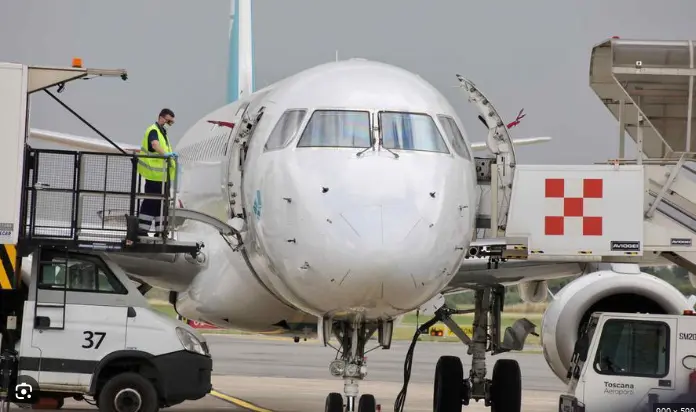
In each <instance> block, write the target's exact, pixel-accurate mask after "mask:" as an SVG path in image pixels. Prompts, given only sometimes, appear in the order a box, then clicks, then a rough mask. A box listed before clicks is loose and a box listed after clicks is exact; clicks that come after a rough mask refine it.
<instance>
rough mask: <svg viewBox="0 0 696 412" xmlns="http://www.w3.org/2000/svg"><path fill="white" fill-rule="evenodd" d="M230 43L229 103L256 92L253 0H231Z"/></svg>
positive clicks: (228, 68) (228, 70)
mask: <svg viewBox="0 0 696 412" xmlns="http://www.w3.org/2000/svg"><path fill="white" fill-rule="evenodd" d="M230 1H231V8H232V12H233V15H232V16H230V20H231V24H230V43H229V56H228V59H229V61H228V66H227V103H232V102H234V101H236V100H238V99H239V98H240V97H241V96H246V95H248V94H250V93H253V92H254V42H253V38H252V28H251V23H252V0H230Z"/></svg>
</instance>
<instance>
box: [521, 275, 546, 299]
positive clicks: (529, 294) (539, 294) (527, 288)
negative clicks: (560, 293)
mask: <svg viewBox="0 0 696 412" xmlns="http://www.w3.org/2000/svg"><path fill="white" fill-rule="evenodd" d="M517 290H519V292H520V299H522V301H524V302H525V303H539V302H544V301H545V300H546V298H547V297H548V294H549V289H548V283H547V282H546V281H545V280H532V281H529V282H521V283H520V284H519V285H517Z"/></svg>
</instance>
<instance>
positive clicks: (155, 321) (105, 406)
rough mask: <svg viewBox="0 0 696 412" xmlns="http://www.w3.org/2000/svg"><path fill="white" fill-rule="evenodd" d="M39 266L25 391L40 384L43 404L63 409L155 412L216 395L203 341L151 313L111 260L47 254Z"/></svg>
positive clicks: (32, 293)
mask: <svg viewBox="0 0 696 412" xmlns="http://www.w3.org/2000/svg"><path fill="white" fill-rule="evenodd" d="M31 261H32V262H31V276H30V284H29V293H28V299H27V300H26V301H25V302H24V310H23V314H22V318H23V320H22V321H21V338H20V340H19V342H18V343H17V344H16V350H17V351H18V352H19V356H18V367H17V375H18V380H17V382H18V383H19V384H21V383H24V382H31V381H32V380H33V381H35V382H36V384H38V389H37V391H38V392H39V396H40V397H48V398H56V399H60V400H61V402H60V404H62V399H63V398H66V397H75V398H76V399H81V398H82V397H83V396H84V395H88V396H92V397H93V398H94V400H95V401H96V403H97V404H98V406H99V408H100V410H101V411H115V410H117V408H116V404H119V405H126V404H130V405H134V404H139V405H140V409H139V411H141V412H154V411H157V410H158V409H159V408H160V407H167V406H173V405H176V404H178V403H181V402H183V401H185V400H195V399H200V398H202V397H204V396H205V395H206V394H207V393H209V392H210V390H211V371H212V359H211V356H210V352H209V350H208V346H207V344H206V341H205V339H204V338H203V336H201V335H200V334H199V333H198V332H197V331H195V330H194V329H193V328H191V327H189V326H188V325H185V324H183V323H181V322H179V321H177V320H176V319H173V318H170V317H168V316H167V315H165V314H163V313H160V312H159V311H157V310H155V309H153V308H151V307H150V305H149V304H148V302H147V300H146V299H145V297H144V296H143V295H142V294H141V293H140V292H139V291H138V289H137V288H136V286H135V284H134V283H133V282H131V281H130V279H129V278H128V276H127V275H126V273H125V272H124V271H123V270H121V269H120V268H119V266H117V265H116V264H115V263H113V262H112V261H111V260H109V258H108V257H107V256H106V255H104V254H102V253H94V252H88V253H74V252H69V253H68V252H65V251H61V250H59V249H57V248H40V249H39V250H38V251H37V252H35V253H34V254H33V255H32V259H31ZM25 262H26V259H25ZM27 263H28V262H27ZM34 399H36V398H34ZM119 409H122V408H119ZM133 410H138V409H137V408H134V409H133Z"/></svg>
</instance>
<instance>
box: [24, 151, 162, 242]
mask: <svg viewBox="0 0 696 412" xmlns="http://www.w3.org/2000/svg"><path fill="white" fill-rule="evenodd" d="M25 153H26V157H25V166H26V170H25V173H24V179H23V186H24V192H23V194H24V198H23V209H22V214H23V216H22V222H25V225H24V227H23V231H22V233H21V235H20V238H21V240H22V241H24V242H30V243H35V244H36V243H47V242H50V243H53V244H55V243H59V244H60V243H76V244H85V243H92V244H105V245H106V246H107V247H108V245H109V244H122V243H123V242H124V241H125V240H126V239H130V241H131V242H132V241H133V233H134V230H136V231H137V226H136V228H134V224H135V223H134V222H137V221H138V220H137V217H138V212H139V208H140V207H142V205H141V203H142V202H145V201H147V202H154V204H155V208H156V209H157V213H152V212H150V217H154V219H152V220H153V221H154V222H161V224H160V225H159V228H160V229H161V230H160V231H157V230H155V232H156V233H158V234H160V236H161V239H162V241H166V239H167V238H168V233H169V222H168V220H170V219H168V216H169V215H170V212H172V210H171V208H173V207H175V201H176V194H175V193H173V192H175V190H172V189H173V188H176V174H175V175H174V178H173V179H172V180H170V179H169V170H170V168H176V163H175V161H174V159H172V158H168V159H167V158H165V157H164V156H160V155H141V154H118V153H92V152H77V151H69V150H46V149H29V148H28V149H27V150H26V152H25ZM150 158H159V159H165V161H164V162H163V163H164V166H163V168H162V170H161V174H160V176H164V182H161V183H160V186H161V187H160V188H159V190H157V191H156V192H154V193H153V190H152V188H153V185H152V184H151V183H150V184H148V189H149V190H146V189H145V181H144V179H143V178H142V176H140V174H139V173H138V162H139V161H140V162H142V161H143V160H145V159H150ZM143 164H146V163H143ZM149 207H150V208H152V205H150V206H149ZM152 214H154V215H155V216H152ZM155 224H157V223H155ZM141 229H142V228H141ZM155 229H157V226H155ZM150 232H153V230H150Z"/></svg>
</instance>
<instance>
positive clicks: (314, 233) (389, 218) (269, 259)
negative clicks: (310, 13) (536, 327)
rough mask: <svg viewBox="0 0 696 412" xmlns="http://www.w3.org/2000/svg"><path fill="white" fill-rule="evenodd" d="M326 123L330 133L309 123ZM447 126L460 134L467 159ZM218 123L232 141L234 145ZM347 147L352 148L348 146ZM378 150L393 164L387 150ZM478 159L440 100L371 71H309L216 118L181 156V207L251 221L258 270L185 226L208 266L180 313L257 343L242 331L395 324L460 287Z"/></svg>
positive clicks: (200, 229)
mask: <svg viewBox="0 0 696 412" xmlns="http://www.w3.org/2000/svg"><path fill="white" fill-rule="evenodd" d="M247 104H248V107H247V108H246V112H245V113H244V115H245V117H248V118H250V119H256V117H257V114H258V113H259V109H261V108H262V112H263V115H262V117H261V118H260V120H259V121H258V123H257V124H256V125H255V126H254V128H253V132H252V134H251V136H250V137H249V138H248V149H247V151H246V157H245V158H244V160H242V161H241V162H240V160H239V154H240V152H243V150H241V149H240V146H239V145H238V144H237V143H235V140H237V141H238V140H239V135H238V132H239V131H238V130H237V129H238V128H239V127H238V126H241V125H240V124H241V123H242V122H241V118H240V116H241V115H242V113H243V112H244V106H245V105H247ZM293 109H298V110H304V111H305V115H304V116H297V120H296V122H299V123H298V124H296V125H295V126H294V128H288V130H290V131H289V132H287V133H286V135H287V136H285V137H284V140H283V143H282V144H279V145H270V146H272V147H267V146H268V145H267V142H268V141H269V135H271V134H272V132H273V130H274V128H276V125H277V124H278V123H279V120H280V119H281V117H282V116H283V114H284V113H285V112H286V111H287V110H293ZM325 111H331V112H325ZM392 112H393V113H397V115H398V116H401V117H399V119H402V117H403V116H402V114H404V113H408V114H409V115H406V116H411V115H413V117H412V119H411V120H412V123H409V125H407V126H403V124H401V123H399V125H398V127H397V126H395V124H396V123H397V121H396V120H395V116H397V115H395V114H393V113H392ZM327 113H328V114H327ZM336 113H338V114H336ZM380 113H381V114H380ZM329 115H331V116H334V117H332V119H333V120H332V122H334V123H332V124H331V125H330V126H326V124H324V125H319V126H317V124H316V123H317V121H316V120H311V119H313V118H316V119H326V118H324V117H319V116H329ZM313 116H314V117H313ZM424 116H425V117H424ZM439 116H447V117H448V118H450V119H454V121H455V122H456V124H457V127H458V129H459V130H460V131H461V134H462V135H463V136H462V137H461V138H460V139H461V140H463V141H461V142H460V144H461V145H462V146H463V147H465V148H467V149H466V153H465V156H462V155H460V153H462V152H461V151H460V152H457V151H456V150H457V149H456V148H454V147H453V142H452V140H451V139H450V138H449V136H451V135H452V132H451V131H450V129H446V127H447V125H446V124H443V123H444V121H441V120H440V117H439ZM327 118H328V117H327ZM428 119H430V123H429V122H428ZM210 120H212V121H226V122H233V123H235V127H234V128H233V130H232V133H231V135H230V133H229V132H230V129H229V128H228V127H220V126H213V125H211V123H209V121H210ZM415 120H418V122H416V121H415ZM399 121H401V120H399ZM349 122H353V124H352V125H350V126H347V124H348V123H349ZM281 123H282V122H281ZM431 123H432V124H433V125H435V128H433V127H432V126H430V125H431ZM283 124H287V123H282V124H281V126H279V127H282V125H283ZM322 127H323V128H322ZM348 127H350V128H351V129H350V130H348V129H347V128H348ZM405 127H409V128H410V129H409V131H408V133H407V132H405V131H404V130H405ZM347 130H348V131H347ZM303 133H304V134H307V139H308V140H303V139H305V138H304V137H303V136H304V134H303ZM346 133H347V134H349V135H350V136H349V137H350V142H349V143H348V144H346V143H345V141H341V140H340V139H341V136H338V135H340V134H344V135H345V134H346ZM389 133H391V135H389V136H386V135H387V134H389ZM383 134H384V135H385V136H382V135H383ZM396 134H401V135H402V137H403V136H406V134H408V138H409V139H411V140H412V141H411V142H410V143H408V145H410V146H409V147H411V148H415V149H416V150H409V149H403V148H402V147H406V146H407V144H406V143H404V142H405V140H403V139H406V137H403V139H402V140H399V139H398V138H397V137H395V136H396ZM310 135H311V136H310ZM230 136H231V141H228V139H230ZM337 136H338V138H337ZM422 136H425V137H422ZM272 137H273V136H272ZM343 137H345V136H343ZM369 137H372V138H373V140H374V142H376V143H374V144H371V143H369ZM382 137H384V146H385V147H386V148H388V149H389V150H387V149H385V147H379V146H380V145H379V139H381V138H382ZM426 137H427V138H426ZM274 139H275V138H274ZM311 139H314V140H311ZM322 139H325V140H322ZM331 139H334V140H331ZM360 139H363V140H360ZM418 139H421V140H420V141H419V140H418ZM433 139H441V142H435V141H434V140H433ZM310 140H311V141H310ZM299 141H302V143H300V144H299V147H298V142H299ZM307 141H309V142H310V143H309V144H307V143H306V142H307ZM332 141H334V142H338V143H336V144H332V143H331V142H332ZM395 141H398V142H397V143H394V142H395ZM327 142H328V143H327ZM390 142H392V143H390ZM402 143H403V144H402ZM419 145H420V146H419ZM336 146H340V147H336ZM468 147H469V142H468V140H467V139H466V134H465V132H464V130H463V127H462V125H461V122H460V120H459V119H458V117H457V115H456V113H455V112H454V110H453V108H452V107H451V106H450V105H449V103H448V102H447V100H446V99H445V98H444V97H443V96H442V95H441V94H440V93H439V92H438V91H437V90H436V89H434V88H433V87H432V86H431V85H429V84H428V83H427V82H425V81H424V80H422V79H421V78H420V77H418V76H416V75H414V74H412V73H409V72H407V71H405V70H403V69H400V68H397V67H394V66H389V65H386V64H382V63H376V62H369V61H363V60H350V61H342V62H336V63H330V64H326V65H321V66H318V67H315V68H312V69H308V70H306V71H304V72H301V73H299V74H297V75H295V76H293V77H290V78H288V79H285V80H283V81H281V82H280V83H277V84H275V85H273V86H270V87H267V88H266V89H263V90H260V91H258V92H256V93H254V94H252V95H249V96H247V97H246V98H242V99H241V100H239V101H237V102H235V103H232V104H229V105H227V106H224V107H222V108H220V109H218V110H216V111H215V112H213V113H211V114H209V115H207V116H206V117H204V118H203V119H201V120H200V121H199V122H198V123H197V124H196V125H194V126H193V127H192V128H191V129H190V130H189V131H188V132H187V133H186V134H185V136H184V137H183V139H182V140H181V141H180V143H179V144H178V146H177V148H176V151H177V152H178V153H179V154H180V163H181V171H180V179H181V181H180V184H179V193H180V195H179V196H180V199H181V200H182V202H183V204H184V207H185V208H187V209H194V210H198V211H201V212H205V213H208V214H210V215H213V216H215V217H216V218H218V219H220V220H222V221H230V222H233V221H231V219H232V218H233V217H234V216H233V215H235V214H236V215H239V214H240V213H244V214H245V215H246V224H245V225H244V227H243V228H242V232H243V235H244V244H245V250H246V252H247V254H248V256H247V257H248V261H249V263H250V264H251V266H252V267H253V270H251V269H250V268H249V267H248V265H247V264H246V262H245V261H244V259H243V257H241V253H240V252H235V251H233V250H232V248H231V247H229V246H228V245H227V243H226V242H225V241H224V240H223V238H222V237H221V236H220V235H218V234H216V233H215V231H214V230H212V229H210V228H208V227H205V226H204V225H202V224H195V223H189V224H187V225H186V226H185V227H184V228H183V230H182V231H181V232H180V234H179V237H180V239H182V240H184V239H189V240H196V239H198V240H200V238H201V237H203V238H204V242H205V248H204V251H205V253H206V256H207V262H206V265H207V266H206V267H205V268H204V269H203V270H202V271H200V272H199V273H198V274H197V275H196V278H195V279H194V281H193V283H192V284H191V287H190V288H189V289H188V290H187V291H186V292H185V293H182V294H181V297H180V302H178V303H177V308H178V309H179V311H180V312H182V311H183V312H187V310H186V308H188V309H189V312H190V311H195V312H197V314H199V315H200V316H199V317H201V318H203V319H204V320H208V321H211V322H214V323H217V324H221V323H222V324H229V325H232V326H236V327H243V328H247V329H258V328H254V327H252V324H255V321H254V320H255V319H250V321H249V322H246V321H241V320H240V321H238V322H235V321H233V319H236V318H238V317H243V318H246V317H248V316H251V317H252V318H253V317H255V316H259V317H262V318H268V319H270V320H269V321H276V322H281V321H283V320H285V321H286V322H288V323H290V322H291V320H290V319H289V318H291V317H293V316H294V319H295V322H300V323H303V322H307V323H308V322H311V319H312V318H313V317H314V316H326V315H329V316H334V317H344V316H349V317H350V316H356V315H359V316H362V317H365V318H368V319H376V318H383V319H388V318H393V317H395V316H398V315H400V314H403V313H404V312H407V311H410V310H413V309H415V308H417V307H418V306H419V305H421V304H422V303H424V302H426V301H427V300H429V299H430V298H432V297H433V296H434V295H435V294H437V293H438V292H439V291H440V290H442V288H443V287H444V286H445V285H446V284H447V283H448V282H449V281H450V280H451V278H452V277H453V275H454V273H455V272H456V271H457V269H458V268H459V265H460V263H461V261H462V258H463V256H464V253H465V251H466V249H467V246H468V245H469V242H470V241H471V239H472V235H473V227H474V222H475V215H476V209H477V204H478V192H477V190H476V175H475V170H474V164H473V162H472V160H471V159H472V158H471V153H470V151H469V149H468ZM397 156H398V158H397ZM240 163H241V167H240V166H239V164H240ZM240 169H241V170H240ZM240 171H241V172H242V174H241V175H240ZM240 183H241V187H242V190H241V191H240V190H239V186H240ZM242 207H243V209H242ZM237 220H240V219H237ZM242 302H244V303H246V304H245V305H243V306H242V305H241V303H242ZM242 307H243V309H240V308H242ZM298 310H299V311H301V312H304V313H305V314H310V315H312V316H309V317H307V316H299V315H297V312H298ZM240 312H241V313H240ZM250 312H255V313H256V315H250ZM283 312H287V313H283ZM290 312H292V313H294V314H295V315H292V314H291V313H290ZM264 314H267V316H266V315H264ZM184 315H185V316H186V314H184ZM189 316H190V315H189ZM191 317H195V316H191ZM224 318H227V319H229V322H225V321H220V319H224ZM276 318H277V319H276ZM300 319H302V320H300ZM314 319H316V318H315V317H314ZM261 329H263V328H261Z"/></svg>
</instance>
